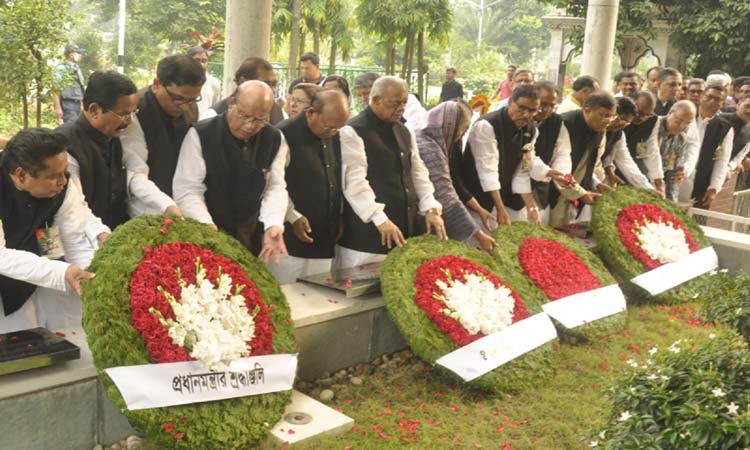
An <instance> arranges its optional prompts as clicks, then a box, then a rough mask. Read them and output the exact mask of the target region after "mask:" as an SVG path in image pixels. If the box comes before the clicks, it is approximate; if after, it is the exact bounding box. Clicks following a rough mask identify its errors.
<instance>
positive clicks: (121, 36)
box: [117, 0, 126, 73]
mask: <svg viewBox="0 0 750 450" xmlns="http://www.w3.org/2000/svg"><path fill="white" fill-rule="evenodd" d="M125 14H126V10H125V0H120V11H119V14H118V16H117V71H118V72H120V73H124V72H125Z"/></svg>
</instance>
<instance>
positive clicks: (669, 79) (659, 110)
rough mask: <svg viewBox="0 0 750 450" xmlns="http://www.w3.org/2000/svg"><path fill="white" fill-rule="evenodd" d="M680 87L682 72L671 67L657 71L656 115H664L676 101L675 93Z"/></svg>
mask: <svg viewBox="0 0 750 450" xmlns="http://www.w3.org/2000/svg"><path fill="white" fill-rule="evenodd" d="M680 89H682V74H681V73H680V72H679V71H678V70H677V69H673V68H671V67H667V68H666V69H664V70H662V71H661V72H659V75H658V76H657V77H656V108H654V111H655V112H656V115H657V116H666V115H667V113H668V112H669V109H670V108H671V107H672V105H674V104H675V103H676V102H677V94H678V93H679V91H680Z"/></svg>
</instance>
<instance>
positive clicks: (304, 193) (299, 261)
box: [269, 84, 383, 284]
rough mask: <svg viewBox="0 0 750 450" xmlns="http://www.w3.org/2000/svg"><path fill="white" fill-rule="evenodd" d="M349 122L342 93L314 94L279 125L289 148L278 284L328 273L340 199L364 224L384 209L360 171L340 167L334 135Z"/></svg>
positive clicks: (273, 267) (338, 145) (338, 227)
mask: <svg viewBox="0 0 750 450" xmlns="http://www.w3.org/2000/svg"><path fill="white" fill-rule="evenodd" d="M300 85H301V84H298V85H297V87H299V86H300ZM313 86H314V85H313ZM316 88H317V86H316ZM348 118H349V102H348V99H347V98H346V96H345V95H344V94H342V93H341V92H339V91H333V90H326V91H320V90H319V91H318V92H316V93H315V94H313V97H312V101H311V104H310V107H309V108H307V110H305V112H304V113H302V114H299V115H297V116H295V117H292V118H289V119H287V120H285V121H283V122H281V123H280V124H279V129H280V130H281V131H282V132H283V133H284V136H286V139H287V143H288V144H289V166H288V167H287V168H286V183H287V191H288V192H289V209H288V211H287V216H286V221H287V223H286V225H285V230H284V242H285V243H286V245H287V249H288V250H289V256H286V257H283V258H282V259H281V261H280V263H279V264H273V263H272V264H269V268H270V269H271V271H272V272H273V273H274V275H276V279H277V280H278V281H279V283H281V284H286V283H293V282H294V281H296V280H297V278H300V277H304V276H307V275H314V274H319V273H324V272H326V271H329V270H330V269H331V262H332V258H333V255H334V248H335V245H336V241H337V240H338V238H339V237H340V235H341V230H342V226H343V218H342V210H343V206H344V197H346V199H347V201H348V202H349V204H350V205H351V206H352V208H353V209H354V211H355V213H356V214H357V216H358V217H360V218H361V219H362V221H363V222H369V221H370V218H371V217H372V216H373V215H375V214H377V213H382V211H383V205H381V204H378V203H375V195H374V193H373V191H372V189H371V188H370V185H369V183H368V182H367V179H366V178H365V172H364V170H356V167H348V166H344V165H342V163H341V161H342V158H341V152H342V149H341V138H340V136H339V130H341V129H342V128H344V127H346V126H347V125H346V122H347V120H348Z"/></svg>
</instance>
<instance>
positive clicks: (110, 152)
mask: <svg viewBox="0 0 750 450" xmlns="http://www.w3.org/2000/svg"><path fill="white" fill-rule="evenodd" d="M137 104H138V91H137V89H136V87H135V85H134V84H133V82H132V81H130V79H128V78H127V77H126V76H125V75H122V74H120V73H117V72H115V71H107V72H94V73H93V74H92V75H91V77H90V78H89V85H88V87H86V92H85V94H84V97H83V107H84V110H83V114H82V115H80V116H79V117H78V119H76V120H75V121H73V122H68V123H66V124H64V125H62V126H61V127H59V128H58V129H57V131H58V132H60V133H61V134H63V135H65V136H66V137H67V138H68V140H69V142H70V148H69V149H68V151H69V154H68V158H69V162H70V165H69V166H68V170H69V171H70V174H71V179H72V180H73V181H74V182H76V183H79V184H80V187H81V190H82V191H83V194H84V195H85V197H86V201H87V202H88V204H89V206H90V207H91V210H92V211H93V212H94V214H95V215H96V216H97V217H100V218H101V219H102V221H103V222H104V223H105V224H107V226H108V227H110V228H115V227H117V226H118V225H121V224H123V223H124V222H125V221H127V220H128V218H129V216H137V215H140V214H144V213H147V212H157V213H159V214H161V213H164V214H174V215H178V216H179V215H181V214H180V211H179V209H178V208H177V206H176V205H175V202H174V201H173V200H172V199H171V198H170V197H169V196H168V195H166V194H165V193H163V192H162V191H161V190H159V188H158V187H156V185H155V184H154V182H153V181H151V180H149V179H148V177H147V176H146V175H145V174H144V173H134V172H132V171H129V170H126V168H125V166H124V165H123V149H122V144H121V142H120V136H121V135H122V134H123V132H124V131H125V130H126V129H127V128H128V126H129V125H130V124H131V122H132V120H133V117H134V116H135V114H136V112H137V111H138V109H137ZM144 207H145V208H146V209H143V208H144ZM139 208H141V209H139Z"/></svg>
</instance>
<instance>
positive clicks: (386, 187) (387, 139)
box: [339, 107, 424, 254]
mask: <svg viewBox="0 0 750 450" xmlns="http://www.w3.org/2000/svg"><path fill="white" fill-rule="evenodd" d="M349 125H351V126H352V128H354V130H355V131H356V132H357V134H358V135H359V136H360V137H361V138H362V140H363V141H364V144H365V153H366V154H367V180H368V181H369V183H370V187H372V190H373V191H374V192H375V199H376V201H377V202H378V203H384V204H385V214H386V215H387V216H388V218H389V219H390V220H391V221H392V222H393V223H394V224H396V226H398V228H399V229H400V230H401V232H402V233H403V234H404V237H405V238H409V237H411V236H417V235H419V234H422V233H424V224H423V221H421V220H417V211H418V208H419V204H418V199H417V194H416V192H415V190H414V183H413V181H412V176H411V152H412V151H417V149H416V148H415V149H412V148H411V134H410V133H409V130H408V129H407V128H406V127H405V126H404V125H403V124H402V123H400V122H399V123H395V124H393V123H388V122H384V121H382V120H380V118H378V117H377V116H376V115H375V113H374V112H372V110H371V109H370V108H369V107H368V108H367V109H365V110H364V111H362V112H361V113H359V114H358V115H357V116H356V117H354V118H353V119H352V120H351V121H350V122H349ZM339 244H340V245H341V246H343V247H346V248H348V249H351V250H356V251H360V252H367V253H380V254H385V253H387V252H388V248H387V247H385V246H383V245H381V243H380V233H378V230H377V228H376V227H375V225H374V224H372V223H364V222H362V220H361V219H360V218H359V217H358V216H357V215H356V214H355V213H354V210H353V209H352V207H351V206H350V205H349V203H345V204H344V234H343V235H342V236H341V240H340V241H339Z"/></svg>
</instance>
